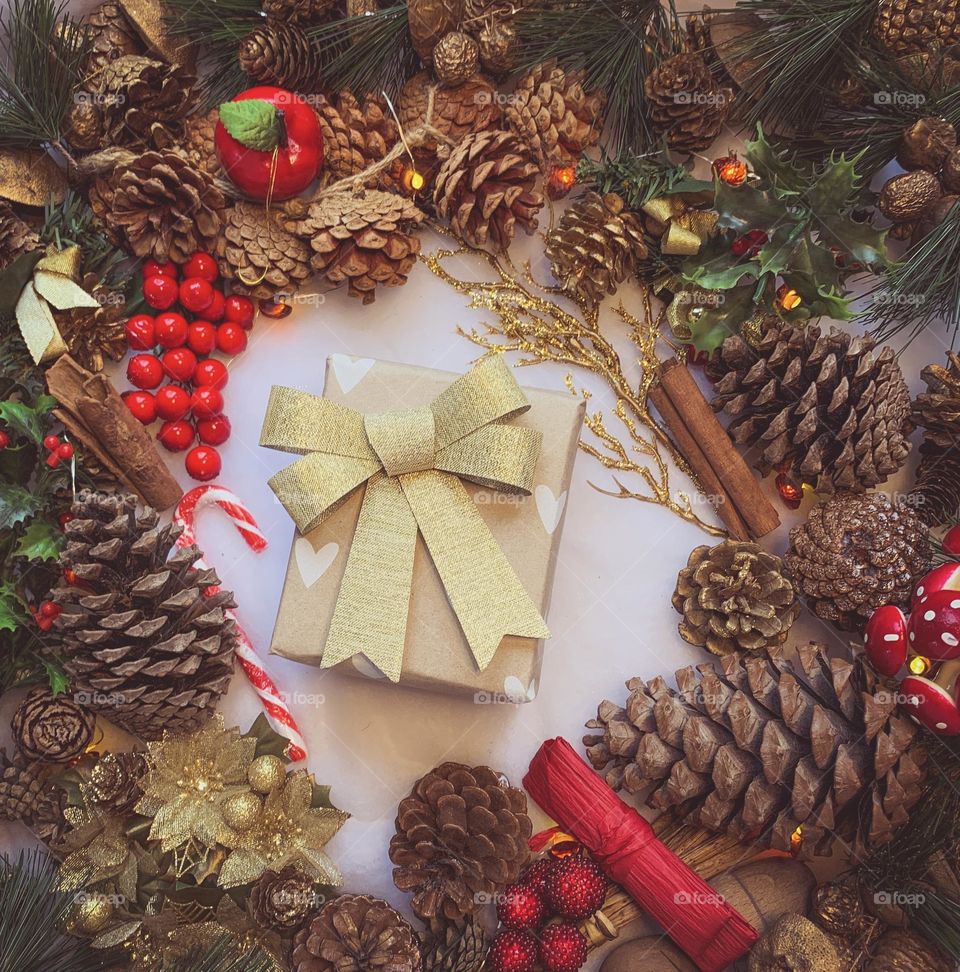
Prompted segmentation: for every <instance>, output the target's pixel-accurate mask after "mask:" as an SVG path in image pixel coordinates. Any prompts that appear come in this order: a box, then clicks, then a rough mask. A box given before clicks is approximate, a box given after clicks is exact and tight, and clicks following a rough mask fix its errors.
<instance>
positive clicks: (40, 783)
mask: <svg viewBox="0 0 960 972" xmlns="http://www.w3.org/2000/svg"><path fill="white" fill-rule="evenodd" d="M61 768H62V767H58V766H56V765H54V764H53V763H45V762H37V761H31V760H29V759H27V758H26V757H25V756H23V755H22V754H21V753H15V754H14V756H13V758H12V759H10V758H9V757H8V756H7V753H6V750H4V749H0V818H2V819H4V820H19V821H20V822H21V823H23V824H25V825H26V826H27V827H29V828H30V830H32V831H33V832H34V834H36V836H37V837H39V838H40V840H42V841H43V842H44V843H45V844H53V843H55V842H56V841H58V840H59V839H60V837H61V836H62V835H63V832H64V831H65V830H66V829H67V821H66V819H65V818H64V815H63V811H64V809H65V807H66V805H67V793H66V790H63V789H61V788H60V787H59V786H56V785H55V784H54V783H53V782H52V781H51V779H50V778H51V776H53V775H54V774H55V773H56V772H57V771H58V770H59V769H61Z"/></svg>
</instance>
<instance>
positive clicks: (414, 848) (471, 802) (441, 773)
mask: <svg viewBox="0 0 960 972" xmlns="http://www.w3.org/2000/svg"><path fill="white" fill-rule="evenodd" d="M396 827H397V832H396V834H395V835H394V836H393V838H392V839H391V840H390V860H391V861H393V863H394V864H395V865H396V867H395V868H394V869H393V882H394V884H396V886H397V887H398V888H400V890H401V891H411V892H413V895H414V897H413V902H412V907H413V912H414V914H415V915H417V917H418V918H421V919H422V920H423V921H425V922H428V923H430V922H433V921H435V920H437V919H439V920H440V921H444V920H446V921H460V920H461V919H463V918H464V917H466V916H468V915H471V914H473V913H474V912H475V911H476V910H477V909H478V908H479V907H480V906H481V905H482V904H483V902H485V901H488V900H489V898H490V895H492V894H493V893H494V892H496V891H497V890H498V889H502V888H503V887H505V886H506V885H508V884H512V883H513V882H514V881H516V880H517V877H518V876H519V874H520V871H521V870H522V869H523V867H524V865H525V864H526V862H527V859H528V858H529V856H530V850H529V848H528V846H527V840H528V838H529V837H530V835H531V833H532V832H533V825H532V823H531V821H530V818H529V817H528V816H527V798H526V796H525V795H524V793H523V791H522V790H517V789H514V788H513V787H511V786H508V785H507V784H506V783H504V782H502V781H501V778H500V777H499V776H498V775H497V774H496V773H495V772H494V771H493V770H492V769H490V767H488V766H475V767H473V768H470V767H468V766H464V765H462V764H461V763H443V764H442V765H441V766H438V767H437V768H436V769H434V770H431V771H430V772H429V773H427V775H426V776H424V777H421V779H420V780H418V781H417V783H416V784H415V785H414V787H413V790H412V791H411V793H410V796H408V797H406V798H405V799H404V800H402V801H401V802H400V807H399V809H398V810H397V821H396Z"/></svg>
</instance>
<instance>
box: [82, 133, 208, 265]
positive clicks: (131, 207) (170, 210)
mask: <svg viewBox="0 0 960 972" xmlns="http://www.w3.org/2000/svg"><path fill="white" fill-rule="evenodd" d="M89 201H90V206H91V208H92V209H93V211H94V213H95V214H96V216H97V217H98V218H99V219H100V221H101V222H102V223H103V224H104V227H105V228H106V230H107V233H108V234H109V236H110V239H111V242H113V243H114V244H115V245H116V246H119V247H122V248H123V249H125V250H127V251H128V252H130V253H132V254H133V255H134V256H138V257H152V258H153V259H155V260H159V261H160V262H165V261H167V260H173V262H174V263H186V261H187V260H188V259H189V258H190V257H191V256H192V254H194V253H195V252H196V251H197V250H205V251H207V252H212V251H213V250H215V249H216V244H217V239H218V237H219V234H220V227H221V216H222V211H223V207H224V204H225V200H224V198H223V193H221V192H220V190H219V189H217V187H216V186H215V185H214V184H213V181H212V179H211V178H210V176H209V175H207V174H206V173H205V172H201V171H200V170H198V169H195V168H194V167H193V166H192V165H191V164H190V163H189V162H188V161H187V160H186V159H185V158H184V157H183V156H182V155H181V154H180V153H179V152H175V151H162V152H144V153H143V154H142V155H140V156H137V157H136V158H135V159H133V161H131V162H130V163H129V165H123V166H117V167H116V168H115V169H114V170H113V171H111V172H110V173H109V174H108V175H106V176H103V177H101V178H98V179H97V180H96V181H95V182H94V184H93V186H92V187H91V189H90V193H89Z"/></svg>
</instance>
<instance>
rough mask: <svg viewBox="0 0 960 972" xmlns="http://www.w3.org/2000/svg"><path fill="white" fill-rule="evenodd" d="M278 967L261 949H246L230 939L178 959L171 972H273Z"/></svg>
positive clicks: (226, 938)
mask: <svg viewBox="0 0 960 972" xmlns="http://www.w3.org/2000/svg"><path fill="white" fill-rule="evenodd" d="M275 968H276V965H275V963H274V962H273V960H272V959H271V958H270V957H269V956H268V955H267V954H266V953H265V952H264V951H263V950H262V949H260V948H253V949H250V948H245V947H244V946H243V944H242V943H238V942H237V941H236V940H235V939H233V938H230V937H226V936H225V937H223V938H221V939H218V940H217V941H216V942H215V943H214V944H213V945H212V946H211V947H210V948H208V949H204V948H196V949H194V950H192V951H191V952H190V953H189V954H187V955H185V956H183V958H180V959H177V960H176V961H175V962H174V963H173V965H172V966H171V967H170V970H169V972H271V970H272V969H275Z"/></svg>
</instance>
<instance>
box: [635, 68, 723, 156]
mask: <svg viewBox="0 0 960 972" xmlns="http://www.w3.org/2000/svg"><path fill="white" fill-rule="evenodd" d="M644 92H645V94H646V96H647V101H648V103H649V106H650V121H651V123H652V125H653V128H654V131H656V132H657V134H658V135H661V136H663V137H665V138H666V141H667V145H669V146H670V148H672V149H676V150H677V151H679V152H702V151H703V150H704V149H706V148H709V147H710V145H711V144H712V143H713V141H714V139H716V137H717V136H718V135H719V134H720V132H721V131H722V129H723V124H724V122H725V121H726V119H727V114H728V113H729V111H730V107H731V105H732V103H733V90H732V89H730V88H721V87H720V85H719V84H717V82H716V81H715V80H714V78H713V74H712V73H711V71H710V68H709V67H708V66H707V64H706V62H705V61H704V59H703V58H702V57H701V56H700V55H699V54H675V55H674V56H673V57H668V58H666V59H665V60H663V61H661V63H660V64H659V65H658V66H657V67H656V68H655V69H654V70H653V71H651V72H650V73H649V74H648V75H647V77H646V80H645V81H644Z"/></svg>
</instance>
